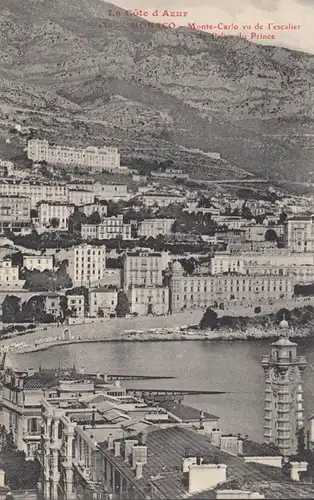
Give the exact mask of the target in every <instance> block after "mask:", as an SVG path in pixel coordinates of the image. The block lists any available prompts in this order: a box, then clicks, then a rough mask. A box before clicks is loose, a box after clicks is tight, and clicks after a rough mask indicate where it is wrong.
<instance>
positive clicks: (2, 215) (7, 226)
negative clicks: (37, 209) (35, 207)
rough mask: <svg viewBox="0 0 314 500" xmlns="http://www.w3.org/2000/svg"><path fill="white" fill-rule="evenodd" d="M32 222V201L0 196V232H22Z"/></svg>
mask: <svg viewBox="0 0 314 500" xmlns="http://www.w3.org/2000/svg"><path fill="white" fill-rule="evenodd" d="M30 222H31V201H30V198H26V197H24V196H13V195H0V232H1V233H3V232H4V231H12V232H14V233H15V232H20V231H21V230H22V228H24V227H28V226H29V225H30Z"/></svg>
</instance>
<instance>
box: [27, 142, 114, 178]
mask: <svg viewBox="0 0 314 500" xmlns="http://www.w3.org/2000/svg"><path fill="white" fill-rule="evenodd" d="M27 155H28V158H29V159H30V160H33V161H35V162H38V161H43V160H45V161H46V162H48V163H61V164H63V165H73V166H81V167H89V168H91V169H92V170H94V171H101V170H109V171H110V170H116V169H117V168H119V167H120V155H119V153H118V150H117V148H111V147H103V148H97V147H94V146H88V147H87V148H84V149H81V148H70V147H67V146H50V145H49V143H48V141H40V140H38V139H32V140H30V141H28V143H27Z"/></svg>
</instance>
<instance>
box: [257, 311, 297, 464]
mask: <svg viewBox="0 0 314 500" xmlns="http://www.w3.org/2000/svg"><path fill="white" fill-rule="evenodd" d="M280 326H281V328H282V329H283V331H285V335H284V336H282V337H281V338H280V339H279V340H278V341H277V342H274V343H272V344H271V354H270V355H267V356H263V357H262V367H263V369H264V372H265V424H264V438H265V441H266V443H271V442H272V443H275V444H276V445H277V446H278V448H279V449H280V451H281V453H282V454H283V455H284V456H289V455H293V454H296V453H297V451H298V433H299V432H300V431H301V430H302V429H303V427H304V416H303V389H302V373H303V371H304V369H305V367H306V359H305V357H304V356H298V353H297V347H298V345H297V344H295V343H294V342H291V341H290V340H289V338H288V328H289V325H288V323H287V322H286V321H285V320H283V321H282V322H281V324H280Z"/></svg>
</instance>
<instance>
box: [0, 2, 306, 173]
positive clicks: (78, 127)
mask: <svg viewBox="0 0 314 500" xmlns="http://www.w3.org/2000/svg"><path fill="white" fill-rule="evenodd" d="M109 9H114V10H116V8H115V7H114V6H113V5H111V4H108V3H105V2H102V0H22V1H21V0H0V25H1V30H0V106H1V108H2V115H1V116H0V126H1V128H2V130H3V131H4V130H5V125H6V122H5V120H6V119H9V120H10V119H12V117H16V116H17V113H19V119H23V120H25V121H24V123H25V124H26V125H31V126H33V127H35V128H38V129H39V130H40V131H41V135H42V136H45V137H48V138H49V139H50V140H54V141H60V142H61V141H64V142H69V141H71V142H75V143H81V142H82V141H83V140H84V141H89V142H91V143H95V144H101V143H104V142H106V143H107V142H108V143H111V144H116V145H117V146H119V148H120V149H121V152H122V157H123V159H124V161H125V162H127V161H128V160H129V159H130V158H131V157H142V158H147V159H157V160H161V161H163V160H165V159H172V160H173V161H174V162H175V164H177V165H181V166H182V165H183V168H185V169H194V168H197V167H198V166H199V165H201V166H202V168H201V171H202V173H203V174H204V175H205V176H206V177H209V178H216V177H222V178H223V177H229V176H240V177H241V176H243V175H245V173H246V172H251V173H253V174H254V175H257V176H265V172H266V171H268V173H269V176H270V177H273V178H274V179H278V178H286V179H288V180H295V179H298V180H307V179H308V178H309V173H310V172H311V171H312V170H313V171H314V168H313V167H312V152H313V147H314V143H313V137H314V126H313V125H314V121H313V119H314V107H313V102H314V96H313V82H314V56H311V55H307V54H303V53H300V52H293V51H289V50H286V49H282V48H275V47H266V46H260V45H256V44H252V43H250V42H248V41H246V40H243V39H236V38H231V37H230V38H223V39H215V38H214V37H212V36H211V35H208V34H204V33H199V32H195V31H191V30H188V29H187V28H179V29H176V30H172V29H160V28H156V27H153V26H152V25H151V24H150V23H148V22H144V21H143V20H142V19H141V20H140V21H141V27H137V22H138V21H139V19H138V18H135V17H130V16H125V15H123V13H122V16H121V17H120V18H118V21H115V20H114V21H111V20H110V18H109V15H108V12H109ZM119 10H121V9H119ZM109 20H110V23H111V24H112V27H111V28H108V27H106V26H107V25H108V21H109ZM23 120H22V121H23ZM312 134H313V135H312ZM182 147H185V148H200V149H202V150H203V151H218V152H220V153H221V155H222V156H223V157H224V158H226V159H227V160H228V166H227V167H226V164H224V165H222V164H217V163H215V162H213V161H211V160H209V159H208V158H207V157H204V156H201V155H196V154H192V153H191V154H187V153H186V151H185V150H184V149H182ZM230 165H234V166H236V167H238V168H232V166H230Z"/></svg>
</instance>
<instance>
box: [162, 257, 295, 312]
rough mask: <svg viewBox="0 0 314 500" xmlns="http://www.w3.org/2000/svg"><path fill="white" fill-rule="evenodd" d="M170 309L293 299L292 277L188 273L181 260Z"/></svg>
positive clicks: (175, 272) (173, 281)
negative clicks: (184, 269)
mask: <svg viewBox="0 0 314 500" xmlns="http://www.w3.org/2000/svg"><path fill="white" fill-rule="evenodd" d="M169 286H170V311H171V312H177V311H182V310H184V309H192V308H205V307H209V306H214V305H216V306H218V305H219V306H220V307H221V308H225V307H226V305H227V304H230V303H234V304H236V303H237V304H240V305H244V306H249V305H251V306H252V305H253V304H256V303H258V304H259V305H260V304H262V303H263V302H264V303H265V302H266V303H268V302H269V301H275V300H283V299H286V300H287V299H291V298H292V296H293V294H294V287H293V280H292V279H291V278H290V277H287V276H269V275H263V276H260V275H259V276H246V275H242V276H241V275H237V274H217V275H210V274H208V275H204V274H202V275H197V274H195V275H186V274H185V273H184V271H183V269H182V266H181V264H180V263H179V262H178V261H176V262H174V263H173V265H172V271H171V277H170V281H169Z"/></svg>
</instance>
